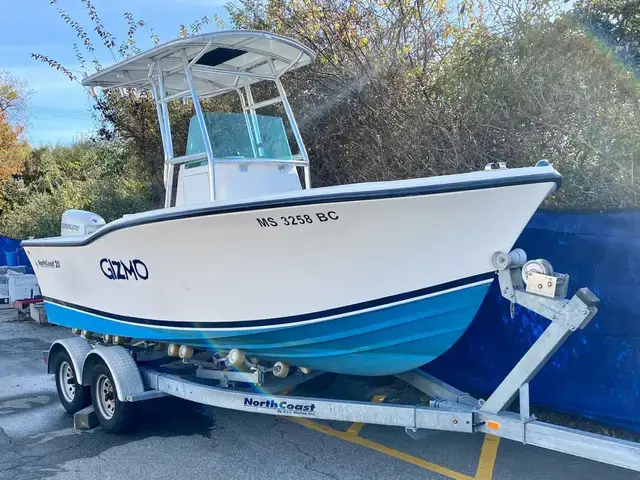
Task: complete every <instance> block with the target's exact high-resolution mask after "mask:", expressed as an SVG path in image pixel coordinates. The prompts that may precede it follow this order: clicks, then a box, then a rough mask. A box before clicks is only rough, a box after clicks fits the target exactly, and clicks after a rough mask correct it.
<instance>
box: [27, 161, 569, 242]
mask: <svg viewBox="0 0 640 480" xmlns="http://www.w3.org/2000/svg"><path fill="white" fill-rule="evenodd" d="M532 183H555V184H556V188H560V187H561V186H562V176H561V175H560V174H559V173H558V172H549V173H547V174H544V175H541V174H531V175H522V176H519V177H511V178H499V177H496V178H484V179H481V180H476V181H473V182H457V183H445V184H440V185H419V186H412V187H404V188H390V189H387V190H363V191H354V192H336V193H332V194H325V195H306V196H303V197H295V198H271V199H268V200H260V201H255V202H247V203H235V204H233V205H215V204H214V205H206V206H204V207H199V208H193V209H189V210H187V211H170V212H164V213H162V211H161V210H160V212H161V213H159V214H158V215H153V216H151V217H145V218H139V219H135V220H131V221H130V222H128V223H121V224H119V225H113V222H112V223H109V224H107V225H105V226H104V227H102V228H101V229H100V230H98V231H97V232H96V233H95V234H94V235H91V236H90V237H87V238H86V239H84V240H82V241H80V242H73V241H59V242H58V241H56V242H55V243H54V242H42V241H40V240H38V239H34V240H23V241H22V243H21V246H23V247H56V248H57V247H80V246H84V245H88V244H90V243H92V242H94V241H95V240H97V239H98V238H100V237H102V236H104V235H106V234H107V233H109V232H112V231H115V230H122V229H125V228H130V227H134V226H138V225H145V224H149V223H159V222H167V221H170V220H178V219H184V218H197V217H206V216H212V215H220V214H224V213H235V212H248V211H253V210H266V209H271V208H286V207H299V206H304V205H321V204H327V203H342V202H355V201H361V200H382V199H386V198H400V197H416V196H423V195H435V194H439V193H453V192H462V191H466V190H482V189H488V188H498V187H511V186H516V185H529V184H532Z"/></svg>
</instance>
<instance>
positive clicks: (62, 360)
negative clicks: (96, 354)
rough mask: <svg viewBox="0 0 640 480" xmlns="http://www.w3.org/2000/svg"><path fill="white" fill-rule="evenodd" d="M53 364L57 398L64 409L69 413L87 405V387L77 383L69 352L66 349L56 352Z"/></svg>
mask: <svg viewBox="0 0 640 480" xmlns="http://www.w3.org/2000/svg"><path fill="white" fill-rule="evenodd" d="M54 365H55V374H56V389H57V390H58V398H59V399H60V403H62V406H63V407H64V409H65V410H66V411H67V412H69V413H76V412H78V411H80V410H82V409H83V408H84V407H86V406H87V405H89V403H90V401H91V397H90V394H89V388H88V387H83V386H82V385H80V384H79V383H78V376H77V375H76V371H75V369H74V368H73V363H72V362H71V357H69V354H68V353H67V352H66V351H61V352H60V353H58V355H57V357H56V360H55V363H54Z"/></svg>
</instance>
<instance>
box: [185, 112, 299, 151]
mask: <svg viewBox="0 0 640 480" xmlns="http://www.w3.org/2000/svg"><path fill="white" fill-rule="evenodd" d="M204 119H205V124H206V126H207V131H208V133H209V139H210V141H211V148H212V149H213V155H214V157H215V158H236V159H237V158H248V159H251V158H272V159H278V160H291V159H293V155H292V154H291V147H290V145H289V141H288V140H287V133H286V131H285V126H284V122H283V121H282V118H280V117H273V116H268V115H259V114H255V115H252V116H248V115H245V114H244V113H220V112H208V113H205V114H204ZM249 122H251V124H250V123H249ZM254 132H257V134H254ZM204 152H205V148H204V142H203V140H202V133H201V130H200V127H199V125H198V120H197V119H196V118H195V117H194V118H192V119H191V122H190V124H189V136H188V139H187V155H192V154H197V153H204Z"/></svg>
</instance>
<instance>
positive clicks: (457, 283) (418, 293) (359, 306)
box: [44, 272, 494, 330]
mask: <svg viewBox="0 0 640 480" xmlns="http://www.w3.org/2000/svg"><path fill="white" fill-rule="evenodd" d="M493 276H494V273H493V272H488V273H483V274H480V275H474V276H472V277H467V278H462V279H459V280H454V281H453V282H447V283H442V284H440V285H434V286H431V287H427V288H421V289H419V290H414V291H412V292H406V293H400V294H397V295H391V296H388V297H383V298H378V299H376V300H369V301H367V302H361V303H354V304H352V305H346V306H344V307H337V308H330V309H328V310H322V311H319V312H312V313H305V314H302V315H292V316H288V317H278V318H266V319H261V320H239V321H236V322H207V321H198V322H191V321H180V320H179V321H170V320H152V319H148V318H138V317H128V316H126V315H118V314H116V313H109V312H104V311H102V310H96V309H93V308H89V307H84V306H81V305H76V304H74V303H70V302H65V301H62V300H57V299H55V298H51V297H45V298H44V299H45V301H47V302H50V303H54V304H57V305H61V306H63V307H69V308H73V309H75V310H80V311H82V312H85V313H89V314H92V315H97V316H100V317H106V318H110V319H113V320H118V321H121V322H126V323H131V324H134V325H152V326H155V327H181V328H189V329H205V328H216V329H230V330H232V329H236V328H244V327H271V326H274V327H275V326H283V325H288V324H291V323H299V322H304V321H307V320H316V319H319V318H324V317H333V316H336V315H343V314H347V313H353V312H357V311H360V310H365V309H369V308H374V307H380V306H383V305H387V304H392V303H397V302H401V301H404V300H410V299H412V298H417V297H422V296H425V295H430V294H433V293H438V292H443V291H445V290H451V289H454V288H457V287H462V286H465V285H470V284H472V283H476V282H481V281H483V280H489V279H491V278H492V277H493Z"/></svg>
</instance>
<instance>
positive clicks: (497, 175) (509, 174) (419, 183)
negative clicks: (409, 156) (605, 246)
mask: <svg viewBox="0 0 640 480" xmlns="http://www.w3.org/2000/svg"><path fill="white" fill-rule="evenodd" d="M554 173H555V174H557V172H556V170H555V169H554V168H553V167H551V166H545V167H526V168H514V169H500V170H482V171H478V172H470V173H460V174H455V175H441V176H436V177H426V178H416V179H409V180H395V181H389V182H370V183H354V184H348V185H336V186H331V187H321V188H311V189H309V190H298V191H292V192H286V193H279V194H274V195H265V196H259V197H250V198H242V199H232V200H216V201H213V202H210V203H209V204H206V203H205V204H202V203H201V204H198V205H187V206H181V207H170V208H162V209H157V210H150V211H147V212H141V213H135V214H131V215H126V216H125V217H123V218H120V219H118V220H115V221H113V222H111V223H108V224H107V225H106V227H114V226H125V225H127V224H129V223H136V222H139V221H141V220H145V221H153V220H154V219H155V218H161V217H163V216H165V215H167V214H179V213H186V212H189V211H191V210H198V209H202V208H206V207H214V206H215V207H228V206H233V205H242V204H245V203H254V202H266V201H270V200H288V199H291V200H293V199H301V198H305V197H322V196H325V195H326V196H331V195H336V194H345V193H363V192H381V191H389V192H390V193H391V194H392V193H393V190H401V189H405V188H415V187H429V186H433V187H436V186H442V185H456V186H459V187H460V188H462V189H463V188H464V185H465V184H473V183H475V182H479V181H487V180H492V179H493V180H500V179H502V180H506V179H513V180H516V179H517V178H518V177H536V176H540V177H545V176H549V175H550V174H554ZM553 191H554V188H552V189H551V191H550V192H549V193H553ZM103 228H105V227H103ZM99 232H100V230H97V231H96V232H95V233H94V234H92V235H91V236H93V235H95V234H96V233H99ZM85 238H86V237H85ZM61 240H62V239H61V238H60V237H54V238H48V239H38V240H37V242H38V243H42V242H46V243H48V242H51V243H53V244H55V243H57V242H59V241H61ZM64 240H65V242H67V243H70V242H74V241H77V242H78V243H81V242H82V241H83V240H84V238H78V239H71V238H66V239H64ZM24 243H25V244H26V245H28V243H29V241H25V242H24Z"/></svg>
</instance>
